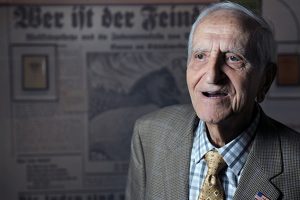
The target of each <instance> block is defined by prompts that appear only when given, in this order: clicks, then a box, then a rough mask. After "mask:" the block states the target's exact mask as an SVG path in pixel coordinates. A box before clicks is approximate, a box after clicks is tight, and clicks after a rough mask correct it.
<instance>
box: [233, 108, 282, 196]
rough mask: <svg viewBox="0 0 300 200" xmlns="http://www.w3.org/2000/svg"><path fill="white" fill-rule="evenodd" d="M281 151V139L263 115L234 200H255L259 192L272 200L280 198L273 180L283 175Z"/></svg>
mask: <svg viewBox="0 0 300 200" xmlns="http://www.w3.org/2000/svg"><path fill="white" fill-rule="evenodd" d="M280 149H281V147H280V139H279V136H278V135H277V133H276V128H275V127H273V126H272V124H271V123H270V122H269V119H268V117H267V116H265V114H264V113H262V115H261V120H260V124H259V126H258V130H257V134H256V137H255V139H254V141H253V146H252V149H251V152H250V154H249V157H248V159H247V162H246V164H245V166H244V169H243V172H242V176H241V179H240V182H239V185H238V188H237V190H236V193H235V196H234V198H233V199H234V200H240V199H254V196H255V195H256V194H257V193H258V192H261V193H263V194H264V195H265V196H266V197H267V198H268V199H270V200H276V199H278V198H279V197H280V194H281V193H280V191H279V190H278V189H277V188H276V187H275V186H274V184H273V183H272V180H273V179H274V178H275V177H277V176H278V175H280V174H281V173H282V156H281V150H280Z"/></svg>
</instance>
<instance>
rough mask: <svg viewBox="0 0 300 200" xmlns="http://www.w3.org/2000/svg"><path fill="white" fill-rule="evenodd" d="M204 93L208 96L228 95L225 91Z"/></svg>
mask: <svg viewBox="0 0 300 200" xmlns="http://www.w3.org/2000/svg"><path fill="white" fill-rule="evenodd" d="M203 95H204V96H206V97H220V96H222V97H223V96H226V95H227V94H226V93H224V92H203Z"/></svg>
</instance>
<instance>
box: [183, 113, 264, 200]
mask: <svg viewBox="0 0 300 200" xmlns="http://www.w3.org/2000/svg"><path fill="white" fill-rule="evenodd" d="M259 118H260V111H258V112H257V115H256V117H255V119H254V121H253V122H252V123H251V125H250V126H249V127H248V128H247V129H246V130H245V131H244V132H242V134H240V135H239V136H238V137H237V138H235V139H234V140H232V141H231V142H229V143H228V144H226V145H225V146H223V147H221V148H216V147H214V146H213V145H212V144H211V143H210V141H209V139H208V137H207V132H206V126H205V123H204V122H203V121H201V120H200V121H199V125H198V128H197V130H196V133H195V136H194V142H193V148H192V153H191V163H190V177H189V178H190V179H189V200H197V199H198V196H199V194H200V188H201V186H202V184H203V181H204V179H205V175H206V173H207V166H206V162H205V160H204V155H205V154H206V153H207V152H208V151H210V150H212V149H215V150H217V151H218V152H219V153H220V154H221V155H222V157H223V159H224V160H225V162H226V164H227V166H228V167H226V168H225V169H224V170H222V171H221V172H220V175H219V177H220V180H221V182H222V184H223V188H224V191H225V199H226V200H231V199H233V196H234V193H235V191H236V188H237V185H238V182H239V179H240V176H241V172H242V169H243V166H244V164H245V162H246V160H247V157H248V154H249V151H250V148H251V143H252V140H253V138H254V135H255V130H256V128H257V124H258V122H259Z"/></svg>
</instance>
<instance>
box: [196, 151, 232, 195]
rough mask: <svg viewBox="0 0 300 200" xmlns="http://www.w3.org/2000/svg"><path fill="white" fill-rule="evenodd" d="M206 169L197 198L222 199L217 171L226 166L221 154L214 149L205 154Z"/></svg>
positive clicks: (222, 191) (222, 193) (222, 190)
mask: <svg viewBox="0 0 300 200" xmlns="http://www.w3.org/2000/svg"><path fill="white" fill-rule="evenodd" d="M205 161H206V164H207V166H208V171H207V174H206V177H205V180H204V182H203V185H202V188H201V193H200V195H199V199H198V200H224V199H225V195H224V189H223V187H222V184H221V182H220V179H219V177H218V174H219V172H220V171H221V169H223V168H224V167H225V166H226V163H225V161H224V160H223V158H222V156H221V155H220V154H219V153H218V152H216V151H209V152H207V153H206V154H205Z"/></svg>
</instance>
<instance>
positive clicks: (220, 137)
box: [206, 108, 257, 147]
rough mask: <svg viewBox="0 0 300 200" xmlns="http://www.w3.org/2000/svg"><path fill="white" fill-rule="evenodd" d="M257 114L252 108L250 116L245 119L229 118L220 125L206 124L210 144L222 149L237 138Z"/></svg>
mask: <svg viewBox="0 0 300 200" xmlns="http://www.w3.org/2000/svg"><path fill="white" fill-rule="evenodd" d="M256 113H257V109H256V108H254V109H253V111H252V114H250V115H246V116H245V117H243V118H242V117H235V116H233V117H230V118H228V119H226V120H224V121H223V122H221V123H217V124H214V123H206V128H207V133H208V137H209V140H210V142H211V143H212V144H213V145H214V146H216V147H222V146H224V145H226V144H227V143H229V142H231V141H232V140H233V139H235V138H236V137H238V136H239V135H240V134H241V133H242V132H243V131H244V130H245V129H246V128H247V127H248V126H249V125H250V124H251V122H252V121H253V118H254V117H255V115H256Z"/></svg>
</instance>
